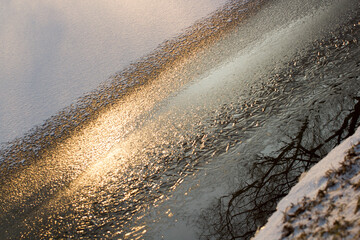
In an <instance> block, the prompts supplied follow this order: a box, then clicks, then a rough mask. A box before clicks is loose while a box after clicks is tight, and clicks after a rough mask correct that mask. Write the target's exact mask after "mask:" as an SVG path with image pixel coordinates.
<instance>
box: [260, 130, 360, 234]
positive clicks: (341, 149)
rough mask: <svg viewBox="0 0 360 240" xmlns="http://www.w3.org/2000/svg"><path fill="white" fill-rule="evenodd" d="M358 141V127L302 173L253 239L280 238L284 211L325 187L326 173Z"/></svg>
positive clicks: (335, 168) (339, 165)
mask: <svg viewBox="0 0 360 240" xmlns="http://www.w3.org/2000/svg"><path fill="white" fill-rule="evenodd" d="M359 142H360V128H359V129H357V131H356V133H355V134H354V135H353V136H351V137H349V138H348V139H346V140H345V141H344V142H342V143H341V144H340V145H339V146H337V147H336V148H334V149H333V150H332V151H331V152H330V153H329V154H328V155H327V156H326V157H325V158H323V159H322V160H321V161H320V162H319V163H317V164H316V165H315V166H314V167H312V168H311V169H310V170H309V171H308V172H307V173H304V174H303V176H302V178H301V180H300V181H299V183H298V184H296V185H295V186H294V187H293V188H292V189H291V191H290V193H289V194H288V195H287V196H286V197H285V198H284V199H282V200H281V201H280V202H279V204H278V206H277V211H276V212H275V213H274V214H273V215H272V216H271V217H270V218H269V219H268V222H267V224H266V225H265V226H264V227H263V228H261V230H260V231H259V232H258V233H257V234H256V235H255V237H254V238H253V239H254V240H258V239H280V238H282V235H283V229H284V212H285V211H286V210H287V209H289V208H290V207H292V206H294V205H299V203H300V201H301V200H303V199H314V198H315V197H316V195H317V194H318V192H319V190H322V189H324V188H325V186H326V185H327V183H328V178H327V177H326V173H327V172H329V171H331V170H333V171H336V170H337V169H339V168H340V167H341V163H343V162H344V158H345V156H346V155H347V153H348V151H349V150H350V149H351V148H352V147H353V146H354V145H355V144H358V143H359Z"/></svg>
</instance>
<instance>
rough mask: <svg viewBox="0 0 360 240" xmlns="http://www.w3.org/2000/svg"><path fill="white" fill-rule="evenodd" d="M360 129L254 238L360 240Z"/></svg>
mask: <svg viewBox="0 0 360 240" xmlns="http://www.w3.org/2000/svg"><path fill="white" fill-rule="evenodd" d="M359 142H360V129H358V130H357V131H356V133H355V134H354V135H353V136H351V137H349V138H348V139H346V140H345V141H344V142H343V143H341V144H340V145H339V146H337V147H336V148H334V149H333V150H332V151H331V152H330V153H329V154H328V155H327V156H326V157H325V158H324V159H322V160H321V161H320V162H319V163H318V164H316V165H315V166H314V167H312V168H311V169H310V170H309V171H308V172H307V173H304V175H303V177H302V178H301V180H300V181H299V183H298V184H297V185H295V186H294V187H293V188H292V189H291V191H290V193H289V194H288V195H287V196H286V197H285V198H284V199H283V200H281V201H280V202H279V204H278V206H277V211H276V212H275V213H274V214H273V215H272V216H271V217H270V218H269V220H268V223H267V224H266V225H265V226H264V227H263V228H262V229H261V230H260V231H259V232H258V233H257V234H256V236H255V237H254V238H253V239H254V240H258V239H283V238H285V239H287V238H289V239H310V238H316V239H319V238H324V239H326V238H329V237H339V238H341V239H344V238H345V239H355V238H358V237H359V227H360V224H359V219H360V218H359V215H360V212H359V211H358V210H359V201H360V200H359V199H360V191H359V178H360V173H359V169H360V168H359V166H360V162H359V156H360V144H359Z"/></svg>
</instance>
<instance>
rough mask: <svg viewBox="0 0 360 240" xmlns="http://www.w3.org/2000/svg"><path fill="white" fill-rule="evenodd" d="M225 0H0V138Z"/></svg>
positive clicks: (13, 134)
mask: <svg viewBox="0 0 360 240" xmlns="http://www.w3.org/2000/svg"><path fill="white" fill-rule="evenodd" d="M225 2H226V0H220V1H214V0H200V1H191V0H181V1H175V0H171V1H168V0H156V1H146V0H137V1H131V0H122V1H115V0H106V1H99V0H96V1H85V0H79V1H69V0H65V1H48V0H34V1H20V0H15V1H2V3H1V6H0V42H1V45H0V64H1V68H0V86H1V87H0V123H1V124H0V142H5V141H10V140H12V139H13V138H15V137H19V136H21V135H22V134H24V133H25V132H26V131H28V130H29V129H30V128H31V127H33V126H34V125H38V124H41V122H42V121H44V120H45V119H47V118H49V117H50V116H51V115H53V114H56V113H57V112H58V111H59V110H60V109H62V108H64V107H66V106H68V105H70V104H71V103H73V102H74V101H75V100H76V99H77V98H78V97H80V96H81V95H82V94H84V93H85V92H88V91H91V90H92V89H94V88H96V87H97V86H98V85H99V84H100V83H101V82H103V81H105V80H106V79H107V78H108V77H109V76H111V75H113V74H114V73H116V72H118V71H120V70H122V69H123V68H124V67H126V66H127V65H128V64H129V63H131V62H134V61H136V60H137V59H139V58H140V57H142V56H144V55H145V54H147V53H148V52H150V51H151V50H153V49H155V48H156V47H157V46H158V44H160V43H161V42H162V41H164V40H166V39H169V38H171V37H174V36H176V35H177V34H179V33H180V32H181V31H182V30H184V28H186V27H188V26H190V25H191V24H193V23H194V22H195V21H196V20H198V19H201V18H202V17H205V16H206V15H208V14H210V13H211V12H212V11H214V10H216V9H217V8H218V7H220V6H221V5H223V4H224V3H225Z"/></svg>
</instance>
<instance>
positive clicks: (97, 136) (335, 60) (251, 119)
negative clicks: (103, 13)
mask: <svg viewBox="0 0 360 240" xmlns="http://www.w3.org/2000/svg"><path fill="white" fill-rule="evenodd" d="M244 4H245V5H244ZM358 7H359V6H358V3H357V2H356V1H350V0H348V1H343V2H341V3H338V1H306V2H304V1H268V2H266V1H248V2H244V3H240V2H237V1H234V2H229V4H228V5H227V6H226V7H225V8H224V9H221V10H219V11H218V12H216V13H215V14H214V16H213V17H211V18H209V19H205V20H204V21H203V22H200V23H198V24H197V25H194V26H193V27H192V28H191V29H189V30H188V31H187V32H186V33H184V35H182V36H179V38H178V39H174V40H171V41H168V42H166V43H164V44H163V45H162V46H161V47H160V48H159V49H158V50H157V51H155V52H154V53H153V54H151V55H149V56H148V57H146V58H144V59H143V60H141V61H140V62H139V63H137V64H134V65H132V66H130V67H129V68H128V69H126V70H124V71H123V72H120V73H118V74H116V75H115V76H114V77H113V78H112V79H110V80H109V81H108V82H106V83H104V84H103V85H102V86H101V87H99V89H96V90H95V91H94V92H93V93H90V94H89V95H87V96H84V97H83V98H81V99H79V101H78V102H77V103H76V104H74V105H73V106H70V107H69V108H66V109H64V110H63V111H62V112H60V113H59V114H58V115H56V116H54V117H52V118H51V119H49V120H48V121H47V122H46V123H45V124H44V125H43V126H39V127H37V128H35V129H33V130H32V131H31V132H30V133H29V134H27V135H26V136H24V137H23V138H21V139H16V140H14V141H13V142H12V143H9V145H7V146H4V148H3V150H2V152H1V160H2V162H3V163H2V177H1V178H0V179H1V190H0V209H1V212H0V222H1V224H0V226H1V227H0V236H4V238H13V239H18V238H31V239H38V238H50V237H53V238H76V239H80V238H91V237H92V238H97V237H99V238H100V237H102V238H114V239H132V238H133V239H142V238H146V239H151V238H152V239H159V238H161V237H164V238H165V239H176V238H177V239H189V238H199V237H200V235H201V236H202V237H203V238H204V239H212V238H221V239H234V238H246V237H249V236H250V235H251V234H252V233H253V231H254V229H255V230H256V227H258V226H260V225H261V224H263V223H264V221H265V219H266V217H267V216H268V215H269V214H270V213H271V211H272V210H273V209H274V206H275V204H276V201H277V200H279V198H281V197H282V196H284V194H286V192H287V191H288V189H289V187H291V185H292V184H294V183H295V182H296V178H297V176H298V175H299V174H301V172H302V171H304V170H306V169H308V168H309V167H310V166H311V165H312V164H314V163H315V162H316V161H318V160H320V159H321V157H322V156H324V155H325V154H326V153H327V152H328V151H329V150H330V149H331V148H332V147H333V146H335V145H336V144H338V142H339V141H341V140H342V139H344V138H345V137H347V136H348V135H351V133H352V132H353V131H354V129H355V128H356V127H357V126H358V124H359V123H358V117H359V106H358V101H359V97H360V96H359V91H358V89H359V72H360V67H359V65H360V62H359V59H358V55H359V54H358V53H359V44H358V39H359V28H360V23H359V15H358V12H357V10H358ZM288 146H289V147H288ZM299 146H301V147H299ZM300 150H301V151H300ZM271 159H272V160H271ZM274 161H275V163H274ZM259 166H260V167H259ZM283 169H286V171H285V172H284V174H285V175H279V176H280V177H278V178H276V177H271V176H273V175H276V174H277V173H279V172H280V173H281V172H282V170H283ZM273 170H274V171H273ZM264 176H265V177H264ZM283 176H286V177H283ZM259 179H260V180H261V179H263V180H264V181H263V182H261V181H260V182H258V180H259ZM268 179H270V180H268ZM282 180H285V183H283V182H281V181H282ZM245 182H247V183H248V184H249V185H252V183H253V182H255V183H256V184H257V183H259V184H260V185H256V184H255V185H256V186H257V188H253V189H263V191H264V192H261V191H260V192H256V191H253V190H252V189H250V190H247V192H246V191H242V190H243V189H244V188H243V186H244V183H245ZM278 182H280V183H281V184H278V185H281V186H283V188H273V186H274V185H276V184H275V183H278ZM268 183H269V184H268ZM261 184H263V185H261ZM266 184H268V185H266ZM245 185H246V184H245ZM253 185H254V184H253ZM255 185H254V186H255ZM258 186H261V187H263V188H261V187H260V188H259V187H258ZM264 186H265V187H264ZM245 190H246V189H245ZM269 191H270V192H271V193H274V192H275V193H276V196H277V197H275V198H273V199H268V198H266V194H267V195H269V194H268V193H269ZM253 193H255V195H254V194H253ZM252 194H253V195H252ZM222 196H228V197H223V198H221V197H222ZM242 196H246V198H244V197H242ZM253 196H255V199H259V201H258V202H256V203H255V206H259V205H261V203H263V202H267V204H268V205H261V206H264V207H263V208H260V210H263V212H261V211H259V208H256V207H255V208H253V209H255V210H253V212H251V215H244V214H243V212H244V211H243V210H244V208H243V205H246V206H249V205H248V204H247V201H249V199H250V202H251V199H253V198H252V197H253ZM259 196H262V197H261V198H259ZM264 196H265V197H264ZM218 199H221V200H220V201H217V200H218ZM269 200H271V201H269ZM229 203H230V204H229ZM250 206H251V205H250ZM224 209H225V211H224ZM245 210H247V208H245ZM244 216H245V217H244ZM224 219H226V221H224ZM244 219H245V220H246V219H247V220H248V222H246V221H244ZM238 226H242V227H238ZM197 234H200V235H197Z"/></svg>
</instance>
